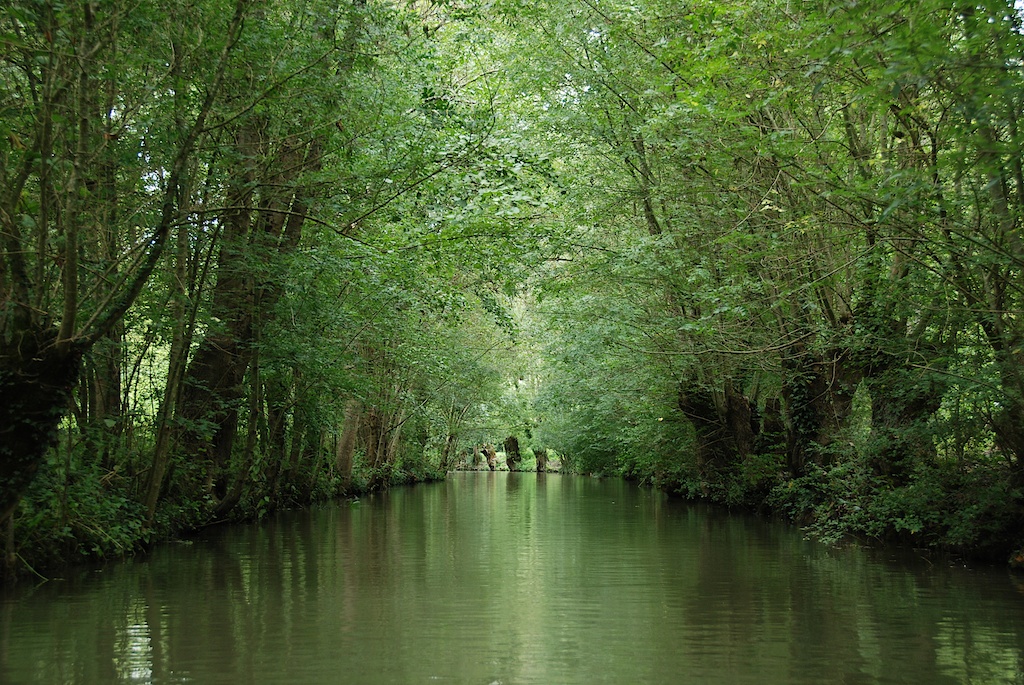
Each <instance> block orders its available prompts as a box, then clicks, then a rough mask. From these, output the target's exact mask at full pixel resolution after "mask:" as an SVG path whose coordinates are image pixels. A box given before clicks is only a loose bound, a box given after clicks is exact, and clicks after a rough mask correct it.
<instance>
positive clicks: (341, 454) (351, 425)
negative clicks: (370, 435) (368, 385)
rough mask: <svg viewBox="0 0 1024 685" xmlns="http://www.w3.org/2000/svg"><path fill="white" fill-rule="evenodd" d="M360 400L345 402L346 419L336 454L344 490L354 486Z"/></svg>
mask: <svg viewBox="0 0 1024 685" xmlns="http://www.w3.org/2000/svg"><path fill="white" fill-rule="evenodd" d="M361 413H362V412H361V411H360V405H359V400H356V399H350V400H348V401H347V402H345V420H344V423H343V424H342V428H341V439H339V440H338V449H337V453H336V454H335V459H334V464H335V467H336V468H337V469H338V473H339V474H340V476H341V488H342V490H348V489H349V488H350V487H352V467H353V462H354V459H353V458H354V457H355V451H356V437H357V436H358V435H359V424H360V415H361Z"/></svg>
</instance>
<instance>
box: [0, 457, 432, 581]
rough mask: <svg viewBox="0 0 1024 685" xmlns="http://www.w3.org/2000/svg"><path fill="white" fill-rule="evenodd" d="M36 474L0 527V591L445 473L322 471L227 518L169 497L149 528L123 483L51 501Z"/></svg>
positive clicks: (78, 489) (417, 468)
mask: <svg viewBox="0 0 1024 685" xmlns="http://www.w3.org/2000/svg"><path fill="white" fill-rule="evenodd" d="M43 475H44V477H43V478H40V479H38V481H37V483H38V485H36V486H34V487H33V489H31V490H30V491H29V493H28V494H27V495H26V497H25V498H24V500H23V501H22V503H21V505H20V507H19V511H18V513H17V515H16V516H14V517H12V519H11V522H10V524H9V525H8V526H7V530H6V535H5V536H4V555H3V560H4V563H3V573H2V574H0V586H2V585H14V584H16V583H18V582H21V581H25V582H35V581H45V580H49V579H51V578H54V577H57V576H59V575H60V574H61V573H64V572H66V571H67V570H69V569H71V568H75V567H78V566H81V565H83V564H92V563H99V562H104V561H113V560H119V559H121V560H123V559H126V558H129V557H132V556H135V555H138V554H146V553H148V552H149V551H150V550H151V549H152V548H153V547H154V546H156V545H159V544H161V543H166V542H169V541H172V540H175V539H181V538H189V537H192V536H194V535H196V534H197V533H200V532H202V531H203V530H205V529H206V528H208V527H210V526H214V525H218V524H222V523H225V522H228V521H231V522H239V523H240V522H255V521H259V520H261V519H263V518H265V517H267V516H268V515H270V514H272V513H274V512H276V511H282V510H289V509H302V508H307V507H310V506H313V505H315V504H320V503H323V502H328V501H331V500H339V499H354V498H358V497H362V496H364V495H367V494H369V493H373V492H379V491H382V490H387V489H389V488H391V487H395V486H400V485H411V484H414V483H424V482H432V481H438V480H443V479H444V478H445V475H446V474H444V473H441V472H439V471H437V470H436V469H434V468H432V467H431V466H429V465H424V464H410V465H404V468H388V469H379V470H377V471H376V472H374V471H371V470H369V469H359V468H357V469H355V470H354V472H353V474H352V477H351V478H350V479H348V482H347V483H346V482H344V481H343V480H342V479H341V478H340V477H338V476H336V475H333V474H327V475H326V476H325V477H322V478H321V479H320V480H319V481H318V482H317V483H316V484H315V487H309V488H307V489H306V490H304V491H303V490H299V489H297V488H295V487H287V486H286V487H283V488H282V489H281V490H280V491H279V492H278V493H277V496H276V497H274V498H270V497H269V496H268V495H266V494H263V495H262V496H254V497H245V498H242V499H241V500H240V501H239V502H238V505H237V506H235V507H234V508H233V509H232V511H231V513H230V515H229V516H227V517H215V516H214V515H213V509H212V507H210V506H209V501H203V500H194V499H188V498H180V497H179V498H175V497H170V498H168V499H167V500H166V501H165V503H164V504H163V505H162V506H161V507H160V508H159V509H158V510H157V512H156V515H155V516H154V518H153V521H152V522H151V523H150V524H147V521H146V512H145V509H144V508H143V507H142V506H141V504H139V503H138V502H137V501H136V500H135V499H134V498H133V493H131V492H129V491H127V490H126V489H125V488H124V487H122V486H123V485H124V484H125V483H126V482H127V481H119V480H117V479H108V480H107V481H106V483H105V484H104V485H103V487H100V488H93V487H91V486H92V485H93V484H94V483H95V482H99V481H87V480H83V481H81V482H69V483H68V484H67V488H66V491H65V493H64V495H65V496H64V497H63V498H55V497H53V496H52V494H53V490H52V489H50V488H49V487H47V479H46V478H45V475H46V474H45V473H44V474H43ZM87 489H88V490H87Z"/></svg>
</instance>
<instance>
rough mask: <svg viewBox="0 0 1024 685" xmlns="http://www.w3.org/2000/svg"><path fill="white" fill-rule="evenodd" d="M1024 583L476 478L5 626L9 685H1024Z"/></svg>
mask: <svg viewBox="0 0 1024 685" xmlns="http://www.w3.org/2000/svg"><path fill="white" fill-rule="evenodd" d="M1022 672H1024V578H1020V577H1014V576H1011V575H1009V574H1008V573H1007V572H1005V571H1003V570H1001V569H986V570H977V569H975V570H967V569H963V568H949V567H948V566H946V565H942V564H935V565H929V564H927V563H926V562H922V561H916V562H915V561H913V560H910V561H907V560H904V561H896V560H892V559H887V558H886V555H885V554H880V553H878V552H869V551H865V550H862V549H856V548H852V549H830V548H826V547H823V546H821V545H817V544H814V543H811V542H807V541H805V540H803V539H802V537H801V535H800V533H799V531H797V530H795V529H793V528H791V527H787V526H783V525H779V524H772V523H766V522H763V521H760V520H758V519H755V518H748V517H744V516H739V515H728V514H723V513H721V512H714V511H710V510H708V509H705V508H702V507H694V506H688V505H685V504H682V503H679V502H672V501H668V500H666V499H665V498H664V497H663V496H661V495H659V494H657V493H654V492H650V491H646V490H640V489H637V488H635V487H633V486H631V485H628V484H625V483H621V482H617V481H613V480H609V481H598V480H592V479H586V478H573V477H561V476H552V475H549V476H543V475H541V476H536V475H534V474H507V473H460V474H456V475H454V476H452V477H451V478H450V479H449V480H448V481H447V482H445V483H437V484H431V485H420V486H416V487H411V488H404V489H396V490H393V491H391V492H389V493H385V494H381V495H377V496H373V497H369V498H367V499H364V500H363V501H362V502H361V503H359V504H355V505H349V504H343V505H341V506H332V507H327V508H322V509H317V510H314V511H312V512H303V513H294V514H287V515H282V516H280V517H278V518H275V519H274V520H272V521H269V522H267V523H264V524H262V525H258V526H239V527H231V528H223V529H220V530H214V531H211V532H209V533H208V534H207V535H206V536H204V537H203V538H202V539H199V540H197V541H196V542H195V543H194V544H188V545H185V544H174V545H167V546H164V547H162V548H160V549H158V550H156V551H155V552H154V553H153V554H151V555H150V556H149V557H148V558H146V559H143V560H139V561H133V562H128V563H123V564H116V565H112V566H109V567H107V568H106V569H104V570H102V571H97V572H91V573H87V574H82V575H81V576H80V577H74V578H70V579H68V580H66V581H53V582H50V583H47V584H45V585H43V586H41V587H38V588H36V589H34V590H31V591H21V592H19V593H18V594H17V595H16V596H14V597H12V598H9V599H7V600H5V601H4V602H3V603H2V604H0V683H12V684H15V683H198V684H202V685H205V684H208V683H209V684H216V683H232V684H233V683H254V684H261V683H289V684H291V683H401V684H406V683H480V684H481V685H490V684H494V683H545V684H547V683H757V684H758V685H763V684H770V683H814V684H815V685H817V684H819V683H929V684H936V683H938V684H942V683H1024V676H1022V675H1021V674H1022Z"/></svg>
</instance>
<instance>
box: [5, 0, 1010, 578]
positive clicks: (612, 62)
mask: <svg viewBox="0 0 1024 685" xmlns="http://www.w3.org/2000/svg"><path fill="white" fill-rule="evenodd" d="M0 41H2V43H3V47H4V50H3V57H2V58H0V59H2V61H0V112H2V114H0V129H2V130H0V237H2V241H3V242H2V245H0V251H2V260H0V521H5V522H6V523H7V524H8V526H10V529H11V532H13V536H9V537H8V540H9V541H10V540H13V542H9V543H8V546H7V563H8V567H9V568H12V567H18V568H21V567H22V566H23V564H21V562H19V561H18V556H19V555H21V556H22V557H24V558H30V557H33V555H35V556H34V558H37V559H41V558H42V556H40V555H39V554H38V552H39V550H42V549H45V548H47V545H50V542H51V541H56V542H57V543H59V545H58V546H53V545H50V548H52V549H58V550H61V551H60V555H63V556H67V555H68V554H75V555H78V554H79V553H81V554H82V555H85V556H88V555H94V554H95V555H110V554H116V553H123V552H127V551H130V550H131V549H132V548H133V547H135V546H136V545H138V544H140V543H141V542H143V541H145V540H148V539H153V538H155V537H159V536H163V535H167V534H171V533H174V532H176V531H181V530H184V529H188V528H192V527H195V526H201V525H205V524H207V523H210V522H212V521H217V520H222V519H224V518H226V517H234V516H254V515H260V514H263V513H266V512H267V511H270V510H272V509H274V508H276V507H279V506H284V505H291V504H302V503H305V502H309V501H312V500H314V499H319V498H324V497H330V496H335V495H338V494H344V493H354V492H356V491H358V490H360V489H362V488H365V487H382V486H385V485H387V484H388V483H391V482H396V481H402V480H408V479H414V478H423V477H431V476H434V475H440V474H443V472H444V471H446V470H448V469H450V468H454V467H457V466H459V465H460V464H462V463H465V462H467V461H468V462H472V461H473V460H474V459H475V457H472V456H469V455H472V454H473V449H472V448H473V447H474V446H477V447H480V446H484V445H501V444H503V443H504V444H508V445H513V446H520V447H521V452H522V455H524V460H523V461H522V462H520V463H522V464H525V463H526V459H528V458H529V457H528V456H525V455H529V454H531V453H533V452H534V451H536V452H538V453H539V454H547V450H548V449H557V450H558V453H559V454H560V456H561V462H562V464H563V466H564V467H567V468H575V469H577V470H581V471H587V472H595V473H606V474H611V473H621V474H625V475H627V476H630V477H635V478H638V479H641V480H644V481H647V482H651V483H655V484H657V485H659V486H661V487H663V488H665V489H667V490H669V491H672V492H676V493H679V494H682V495H685V496H690V497H703V498H709V499H713V500H716V501H721V502H726V503H730V504H745V505H754V506H766V507H771V508H774V509H776V510H779V511H783V512H785V513H787V514H788V515H790V516H792V517H793V518H795V519H798V520H801V521H806V522H808V523H810V524H811V525H813V526H815V527H816V528H817V530H818V531H819V532H820V533H822V534H823V535H825V536H827V537H838V536H839V535H842V534H846V533H856V534H862V535H867V536H872V537H888V536H905V537H908V538H911V539H915V540H917V539H921V540H926V541H928V542H929V543H936V544H948V545H955V546H959V547H961V548H963V549H966V550H985V551H988V552H992V553H993V554H996V555H1006V554H1008V553H1010V552H1012V551H1013V550H1017V549H1021V547H1022V546H1024V539H1021V538H1020V530H1021V529H1022V526H1021V523H1022V522H1024V521H1022V519H1024V506H1022V504H1024V503H1022V498H1024V491H1022V487H1024V467H1022V460H1024V371H1022V369H1024V366H1022V364H1021V354H1022V351H1024V327H1022V323H1021V317H1020V312H1021V310H1022V305H1024V302H1022V298H1024V292H1022V290H1021V269H1022V266H1024V237H1022V235H1021V212H1022V208H1024V171H1022V168H1024V167H1022V162H1021V143H1022V138H1021V136H1022V134H1021V132H1020V130H1019V124H1018V120H1017V119H1018V116H1019V114H1018V113H1019V112H1020V110H1021V105H1022V98H1024V81H1022V78H1021V69H1020V67H1021V65H1020V63H1019V55H1020V54H1021V50H1022V48H1024V45H1022V41H1024V38H1022V28H1021V17H1020V14H1019V12H1018V11H1017V10H1016V8H1015V7H1014V6H1012V5H1011V4H1008V3H1006V2H1003V1H996V2H988V3H975V4H974V5H959V6H958V5H953V6H951V5H949V4H948V3H947V4H943V3H940V2H935V1H932V0H928V1H926V2H916V3H909V2H898V1H894V0H863V1H861V2H853V3H848V2H842V3H839V2H835V3H833V2H816V3H802V4H800V5H799V7H796V6H793V4H792V3H783V2H776V1H775V0H758V1H757V2H744V3H730V2H717V1H716V2H710V1H703V0H701V1H698V2H691V3H687V4H686V5H685V6H681V5H680V4H679V3H677V2H668V1H667V0H666V1H662V0H642V1H641V2H628V3H627V2H618V1H617V0H610V1H606V0H601V1H600V2H595V1H594V0H574V1H573V2H531V3H526V2H518V1H500V2H487V3H474V2H447V1H445V2H434V3H419V2H417V3H393V2H377V1H376V0H351V1H349V2H345V3H341V4H338V3H333V4H332V3H326V2H322V1H321V0H303V1H302V2H298V3H296V2H288V3H283V2H277V1H276V0H258V1H257V0H239V1H238V2H220V1H219V0H203V1H202V2H199V3H192V4H186V5H180V4H176V3H170V4H168V3H162V4H161V3H142V4H138V3H136V4H132V5H125V4H123V3H120V2H118V0H103V1H102V2H95V1H87V2H72V3H63V4H60V3H56V4H55V3H47V2H20V1H17V0H16V1H15V2H13V3H8V6H7V7H5V9H4V10H3V13H2V14H0ZM486 451H487V453H488V455H489V456H492V461H493V450H492V448H490V447H488V448H487V450H486ZM515 451H516V450H514V449H513V450H510V453H514V452H515ZM512 456H513V458H512V460H511V461H512V462H513V463H514V462H515V459H514V454H513V455H512Z"/></svg>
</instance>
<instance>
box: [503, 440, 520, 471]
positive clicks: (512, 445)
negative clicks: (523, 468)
mask: <svg viewBox="0 0 1024 685" xmlns="http://www.w3.org/2000/svg"><path fill="white" fill-rule="evenodd" d="M521 459H522V457H521V456H520V454H519V440H518V439H517V438H516V436H514V435H510V436H508V437H507V438H505V463H506V464H507V465H508V470H509V471H515V470H516V465H517V464H518V463H519V461H520V460H521Z"/></svg>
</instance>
